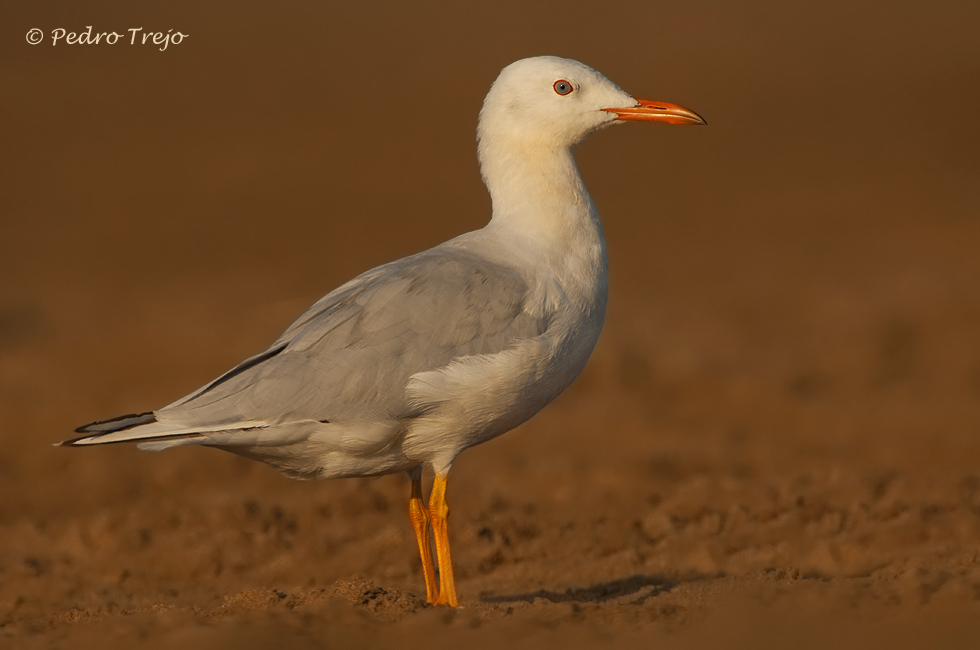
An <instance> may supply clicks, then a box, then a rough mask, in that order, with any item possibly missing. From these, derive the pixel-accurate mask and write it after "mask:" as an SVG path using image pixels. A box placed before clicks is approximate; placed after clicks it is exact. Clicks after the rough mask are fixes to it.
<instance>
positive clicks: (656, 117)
mask: <svg viewBox="0 0 980 650" xmlns="http://www.w3.org/2000/svg"><path fill="white" fill-rule="evenodd" d="M636 101H637V102H638V104H637V105H636V106H627V107H626V108H604V109H602V110H604V111H609V112H610V113H615V114H616V119H618V120H642V121H645V122H666V123H667V124H707V122H705V121H704V118H702V117H701V116H700V115H698V114H697V113H695V112H694V111H692V110H689V109H687V108H684V107H683V106H678V105H677V104H670V103H668V102H656V101H652V100H649V99H638V100H636Z"/></svg>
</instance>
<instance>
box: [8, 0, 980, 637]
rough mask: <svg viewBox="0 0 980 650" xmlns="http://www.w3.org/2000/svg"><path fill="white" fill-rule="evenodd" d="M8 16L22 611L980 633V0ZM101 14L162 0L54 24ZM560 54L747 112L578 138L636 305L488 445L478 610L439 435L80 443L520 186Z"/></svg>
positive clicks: (181, 626)
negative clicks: (527, 415)
mask: <svg viewBox="0 0 980 650" xmlns="http://www.w3.org/2000/svg"><path fill="white" fill-rule="evenodd" d="M0 25H2V28H0V66H2V73H3V74H2V78H3V80H4V92H3V93H2V95H0V106H2V125H0V134H2V135H0V138H2V140H0V146H2V153H3V155H2V157H0V271H2V278H3V281H2V283H0V414H2V424H0V443H2V452H0V639H4V638H9V639H11V640H13V641H15V642H16V643H17V647H28V646H30V645H31V644H36V645H37V646H38V647H82V646H84V645H85V644H87V643H92V644H96V643H98V644H102V643H104V642H105V640H106V639H116V640H117V641H119V642H121V643H123V644H129V645H131V644H135V643H137V641H139V642H140V643H142V644H144V645H146V644H149V645H153V644H158V645H159V646H160V647H172V646H173V645H174V644H175V643H183V644H184V645H185V646H187V647H197V646H201V647H215V646H220V645H221V644H227V645H229V646H232V645H234V646H236V647H241V646H242V645H249V644H252V645H254V646H255V647H264V646H267V645H268V644H270V643H273V642H275V643H276V644H287V645H291V646H297V647H331V646H332V645H334V644H336V645H340V646H342V647H361V646H364V647H379V646H384V645H394V644H395V643H396V642H397V640H398V639H402V642H403V641H404V639H419V640H423V639H425V640H428V641H430V642H435V643H459V642H465V643H467V644H469V645H473V646H478V645H479V644H480V643H484V644H485V645H486V646H487V647H490V646H496V645H499V644H500V643H503V642H507V643H521V642H526V643H527V644H528V645H531V644H536V645H540V644H542V643H545V644H553V645H558V644H564V645H566V646H568V647H572V646H574V647H578V646H583V647H588V646H594V645H602V644H605V643H609V644H617V645H621V644H624V643H629V642H632V641H636V640H637V639H638V638H641V637H642V638H643V639H646V640H649V639H651V638H654V637H655V638H656V639H657V640H658V641H657V642H658V643H659V644H660V645H664V646H665V647H707V646H713V647H716V646H717V645H718V644H719V643H722V644H724V645H726V646H729V647H732V646H735V647H741V646H743V645H744V646H745V647H765V646H772V647H787V646H788V645H790V644H791V645H792V646H793V647H826V646H829V645H834V646H835V647H841V646H842V645H843V646H847V645H851V646H853V647H867V645H868V643H872V642H875V643H879V642H880V643H883V642H888V643H891V644H892V646H893V647H896V646H902V647H916V646H919V645H920V643H921V644H923V645H929V646H931V647H956V646H957V645H962V647H971V645H972V643H971V642H972V641H975V638H976V636H975V634H976V633H977V632H978V631H980V629H978V627H980V626H978V625H977V623H976V616H977V615H978V614H980V565H978V562H980V559H978V558H980V541H978V540H980V439H978V434H980V334H978V333H980V255H978V250H980V220H978V214H980V211H978V208H980V182H978V174H980V127H978V125H977V118H976V117H975V113H976V112H977V106H978V105H980V39H978V38H977V27H978V25H980V4H977V3H976V2H938V3H937V2H930V3H927V2H924V1H922V0H914V1H909V2H884V1H882V2H873V1H858V2H836V1H831V2H819V3H797V4H787V3H777V2H765V1H762V0H753V1H750V2H743V3H732V2H722V1H720V0H719V1H708V0H706V1H701V2H699V1H693V2H685V3H668V2H639V1H636V2H633V1H630V0H627V1H626V2H620V3H594V2H590V3H585V2H577V1H576V2H545V3H533V2H512V1H510V0H504V1H503V2H496V3H493V4H489V3H488V4H482V5H471V6H465V8H464V5H463V4H462V3H448V2H416V3H399V2H387V1H380V2H374V3H368V4H364V5H359V4H356V3H319V2H299V1H288V2H282V3H254V2H250V3H246V2H226V1H222V2H209V3H193V2H168V3H118V2H117V3H110V2H91V3H78V2H50V1H46V2H43V3H16V4H15V3H4V4H3V6H2V7H0ZM87 25H92V26H93V32H102V31H113V30H114V31H116V32H121V33H124V34H125V35H126V38H125V39H124V42H120V43H117V44H115V45H112V46H109V45H106V44H100V45H74V46H70V45H66V44H65V43H64V42H59V43H58V45H57V46H54V47H52V45H51V31H52V30H54V29H56V28H59V27H62V28H65V29H66V30H68V31H76V32H77V31H81V30H84V29H85V27H86V26H87ZM132 27H143V28H144V29H145V30H146V31H161V30H162V31H167V30H169V29H173V30H174V31H175V32H176V31H180V32H182V33H184V34H187V35H188V36H187V38H186V39H185V40H184V41H183V42H182V43H180V44H179V45H170V46H169V47H168V48H167V49H166V51H162V52H161V51H159V50H158V48H156V47H154V46H151V45H145V46H141V45H129V43H128V32H126V31H125V30H127V29H129V28H132ZM32 28H39V29H41V30H42V31H43V32H44V41H43V42H42V43H41V44H39V45H33V46H32V45H29V44H28V43H27V41H26V39H25V35H26V34H27V32H28V31H29V30H30V29H32ZM539 54H555V55H559V56H565V57H569V58H574V59H578V60H580V61H582V62H584V63H586V64H588V65H590V66H593V67H595V68H596V69H597V70H599V71H600V72H602V73H603V74H605V75H606V76H608V77H609V78H610V79H612V80H613V81H614V82H616V83H617V84H619V85H620V86H621V87H622V88H623V89H624V90H626V91H627V92H630V93H632V94H635V95H636V96H638V97H645V98H651V99H662V100H666V101H672V102H675V103H679V104H682V105H685V106H688V107H690V108H692V109H694V110H696V111H698V112H699V113H700V114H702V115H704V116H705V117H706V118H707V120H708V122H709V126H708V127H707V128H698V129H681V128H667V127H655V126H639V125H627V126H623V127H619V128H615V129H610V130H608V131H605V132H603V133H600V134H598V135H596V136H594V137H593V138H592V139H590V140H589V141H588V142H586V143H585V144H583V145H582V146H581V147H580V148H579V150H578V152H577V159H578V162H579V166H580V168H581V171H582V174H583V177H584V178H585V180H586V183H587V184H588V187H589V188H590V191H591V193H592V196H593V199H594V200H595V203H596V205H597V206H598V207H599V210H600V213H601V214H602V215H603V217H604V224H605V229H606V238H607V241H608V246H609V257H610V263H611V284H612V294H611V301H610V306H609V312H608V315H607V320H606V323H607V324H606V329H605V331H604V333H603V336H602V339H601V340H600V343H599V346H598V348H597V350H596V352H595V355H594V357H593V359H592V361H591V362H590V366H589V367H588V369H587V370H586V372H585V373H584V374H583V376H582V377H581V378H580V380H579V381H578V382H577V383H576V384H575V385H574V386H573V388H572V389H570V390H569V391H568V393H567V394H566V395H564V396H563V397H562V398H560V399H559V400H558V401H557V402H556V403H555V404H554V405H552V406H551V407H549V408H548V409H547V410H546V411H545V412H543V413H542V414H541V415H539V416H538V417H536V418H535V419H534V420H533V421H532V422H530V423H528V424H527V425H525V426H524V427H522V428H521V429H519V430H518V431H516V432H514V433H511V434H508V435H507V436H504V437H503V438H501V439H499V440H497V441H495V442H492V443H490V444H488V445H485V446H483V447H481V448H478V449H475V450H473V451H470V452H468V453H466V454H463V456H461V457H460V459H459V460H458V461H457V463H456V464H455V466H454V470H453V481H452V491H451V494H450V499H451V502H452V504H453V508H454V510H453V513H454V514H453V518H454V520H453V527H452V530H453V533H452V534H453V538H454V544H455V546H454V549H453V550H454V557H455V560H456V563H457V574H458V575H457V579H458V587H459V590H460V594H461V599H462V604H463V605H464V606H465V608H464V609H463V610H461V611H460V612H457V613H455V614H449V613H446V612H442V611H434V610H430V609H426V608H424V607H422V606H421V603H420V601H419V600H418V595H419V594H420V593H421V585H422V583H421V576H420V572H419V566H418V560H417V558H416V557H415V549H414V542H413V539H412V534H411V529H410V526H409V524H408V518H407V515H406V513H405V505H406V501H407V490H408V488H407V481H405V480H404V479H403V477H401V476H393V477H384V478H381V479H377V480H371V481H338V482H328V483H317V484H303V483H299V482H293V481H289V480H288V479H285V478H282V477H280V476H279V475H277V474H275V473H274V472H273V471H271V470H269V469H268V468H265V467H263V466H260V465H258V464H252V463H249V462H248V461H244V460H241V459H238V458H236V457H233V456H232V455H230V454H223V453H220V452H216V451H212V450H201V449H192V450H178V451H175V452H169V453H166V454H160V455H157V454H147V453H140V452H137V451H136V450H135V449H133V448H129V447H112V448H103V449H98V450H69V449H55V448H52V447H50V446H49V443H52V442H55V441H58V440H61V439H64V438H66V437H69V436H70V435H71V432H72V429H74V427H76V426H78V425H80V424H83V423H85V422H88V421H91V420H94V419H104V418H108V417H112V416H115V415H118V414H121V413H128V412H134V411H142V410H147V409H152V408H157V407H160V406H162V405H164V404H167V403H169V402H171V401H173V400H175V399H177V398H178V397H181V396H182V395H184V394H186V393H187V392H189V391H190V390H192V389H194V388H196V387H198V386H200V385H202V384H204V383H205V382H207V381H208V380H210V379H212V378H213V377H214V376H216V375H217V374H219V373H221V372H223V371H224V370H227V369H228V368H230V367H231V366H232V365H234V364H235V363H237V362H238V361H240V360H241V359H243V358H245V357H246V356H249V355H251V354H254V353H256V352H258V351H260V350H262V349H263V348H264V347H265V346H266V345H267V344H268V343H269V342H271V341H272V340H273V339H274V338H275V337H276V336H277V335H278V334H279V333H280V332H281V331H282V329H284V328H285V326H286V325H288V324H289V323H290V322H291V320H292V319H293V318H295V317H296V316H298V315H299V314H300V313H301V312H302V311H303V310H304V309H305V308H306V307H307V306H308V305H309V304H311V303H312V302H314V301H315V300H316V299H317V298H319V297H320V296H321V295H322V294H324V293H326V292H327V291H329V290H330V289H332V288H334V287H335V286H337V285H339V284H340V283H342V282H343V281H346V280H347V279H349V278H350V277H353V276H354V275H356V274H357V273H359V272H361V271H363V270H366V269H368V268H370V267H372V266H374V265H376V264H379V263H381V262H385V261H388V260H391V259H394V258H396V257H400V256H404V255H407V254H410V253H413V252H416V251H418V250H421V249H424V248H426V247H429V246H431V245H433V244H435V243H437V242H440V241H443V240H445V239H448V238H450V237H452V236H454V235H456V234H458V233H460V232H463V231H465V230H470V229H474V228H478V227H480V226H482V225H483V224H484V223H485V222H486V220H487V218H488V216H489V210H490V203H489V198H488V196H487V194H486V192H485V190H484V188H483V186H482V184H481V182H480V177H479V173H478V168H477V163H476V156H475V136H474V133H475V127H476V119H477V113H478V111H479V109H480V105H481V102H482V100H483V97H484V95H485V93H486V91H487V89H488V88H489V86H490V84H491V83H492V81H493V80H494V78H495V77H496V74H497V72H498V71H499V70H500V68H502V67H503V66H505V65H507V64H508V63H510V62H512V61H514V60H516V59H519V58H523V57H526V56H533V55H539ZM808 644H810V645H808ZM11 647H14V646H11Z"/></svg>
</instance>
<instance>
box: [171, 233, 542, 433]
mask: <svg viewBox="0 0 980 650" xmlns="http://www.w3.org/2000/svg"><path fill="white" fill-rule="evenodd" d="M527 293H528V288H527V284H526V282H525V281H524V279H523V278H522V277H521V276H520V275H519V274H518V273H517V272H516V271H514V270H512V269H510V268H508V267H505V266H501V265H499V264H496V263H493V262H489V261H487V260H485V259H483V258H481V257H479V256H476V255H474V254H472V253H469V252H466V251H461V250H458V249H440V248H436V249H432V250H430V251H426V252H425V253H420V254H418V255H415V256H412V257H409V258H405V259H403V260H399V261H397V262H393V263H391V264H387V265H385V266H381V267H378V268H377V269H374V270H372V271H369V272H367V273H365V274H363V275H361V276H359V277H358V278H355V279H354V280H352V281H351V282H349V283H347V284H346V285H344V286H342V287H340V288H339V289H337V290H336V291H334V292H332V293H331V294H329V295H328V296H326V297H324V298H323V299H322V300H320V301H319V302H318V303H317V304H315V305H314V306H313V307H312V308H311V309H310V310H309V311H307V312H306V313H305V314H304V315H303V316H301V317H300V318H299V319H298V320H297V321H296V322H295V323H294V324H293V325H292V326H290V327H289V329H287V330H286V332H285V333H284V334H283V336H282V337H280V339H279V340H277V341H276V342H275V343H274V344H273V345H272V347H270V348H269V349H268V350H267V351H266V352H263V353H262V354H260V355H257V356H255V357H252V358H251V359H248V360H247V361H245V362H244V363H242V364H240V365H239V366H238V367H236V368H234V369H233V370H231V371H229V372H228V373H226V374H225V375H223V376H221V377H219V378H218V379H216V380H215V381H213V382H212V383H210V384H208V385H207V386H205V387H203V388H201V389H200V390H198V391H197V392H195V393H192V394H191V395H189V396H187V397H185V398H184V399H182V400H180V401H178V402H175V403H174V404H171V405H170V406H168V407H166V408H165V409H162V410H161V411H158V414H159V415H161V416H163V417H166V418H167V419H168V420H174V421H177V422H182V423H185V424H193V425H196V426H206V425H220V424H227V423H241V422H248V421H261V422H264V423H267V424H278V423H284V422H290V421H297V420H320V421H346V420H357V419H371V420H382V419H400V418H405V417H410V416H412V415H413V414H414V411H413V407H412V406H411V405H410V403H409V400H408V399H407V398H406V393H405V386H406V383H407V382H408V380H409V378H410V377H411V376H412V375H414V374H416V373H419V372H425V371H429V370H435V369H437V368H441V367H443V366H445V365H447V364H448V363H450V362H451V361H452V360H453V359H456V358H458V357H463V356H469V355H479V354H492V353H495V352H499V351H502V350H505V349H507V348H508V347H510V346H511V345H513V344H514V343H515V342H517V341H519V340H524V339H528V338H532V337H535V336H538V335H540V334H542V333H543V332H544V331H545V330H546V329H547V327H548V319H547V317H542V316H533V315H531V314H529V313H528V311H527V310H526V309H525V301H526V298H527Z"/></svg>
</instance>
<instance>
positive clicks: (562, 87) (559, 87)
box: [554, 79, 575, 97]
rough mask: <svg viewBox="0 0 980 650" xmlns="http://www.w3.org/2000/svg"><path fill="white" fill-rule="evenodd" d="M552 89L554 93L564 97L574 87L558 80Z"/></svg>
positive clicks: (569, 83) (562, 80)
mask: <svg viewBox="0 0 980 650" xmlns="http://www.w3.org/2000/svg"><path fill="white" fill-rule="evenodd" d="M554 89H555V92H556V93H558V94H559V95H561V96H563V97H564V96H565V95H567V94H569V93H570V92H572V91H573V90H575V87H574V86H572V84H571V82H569V81H565V80H564V79H559V80H558V81H556V82H555V85H554Z"/></svg>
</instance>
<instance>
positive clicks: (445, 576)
mask: <svg viewBox="0 0 980 650" xmlns="http://www.w3.org/2000/svg"><path fill="white" fill-rule="evenodd" d="M429 516H430V518H431V520H432V532H433V534H434V535H435V538H436V557H437V558H438V560H439V597H438V598H436V600H435V603H433V604H435V605H449V606H450V607H456V582H455V580H453V563H452V560H451V559H450V557H449V526H448V523H449V522H448V518H449V506H448V505H447V504H446V477H445V476H439V475H438V474H437V475H436V478H435V481H433V483H432V494H431V495H430V496H429Z"/></svg>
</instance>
